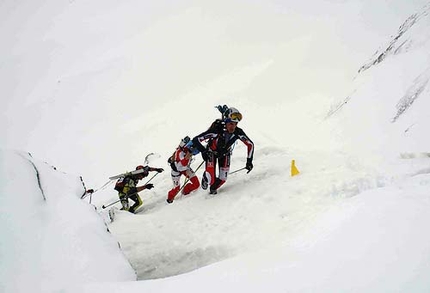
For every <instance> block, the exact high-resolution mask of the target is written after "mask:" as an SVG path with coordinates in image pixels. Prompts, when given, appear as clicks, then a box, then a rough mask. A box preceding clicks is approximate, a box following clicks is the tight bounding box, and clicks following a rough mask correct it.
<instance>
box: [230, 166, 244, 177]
mask: <svg viewBox="0 0 430 293" xmlns="http://www.w3.org/2000/svg"><path fill="white" fill-rule="evenodd" d="M245 169H246V167H243V168H240V169H238V170H236V171H233V172H230V173H229V175H231V174H234V173H237V172H239V171H242V170H245Z"/></svg>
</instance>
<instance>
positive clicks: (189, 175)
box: [182, 169, 200, 195]
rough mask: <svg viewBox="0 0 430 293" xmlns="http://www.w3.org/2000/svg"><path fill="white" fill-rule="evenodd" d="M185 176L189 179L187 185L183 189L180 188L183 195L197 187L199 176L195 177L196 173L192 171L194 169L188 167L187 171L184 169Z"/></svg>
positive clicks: (198, 185)
mask: <svg viewBox="0 0 430 293" xmlns="http://www.w3.org/2000/svg"><path fill="white" fill-rule="evenodd" d="M185 176H186V177H187V178H189V179H190V180H189V182H188V183H187V185H185V187H184V189H183V190H182V193H183V194H184V195H187V194H189V193H190V192H192V191H194V190H196V189H197V188H199V187H200V182H199V178H197V176H196V174H195V173H194V171H193V170H192V169H188V170H187V171H185Z"/></svg>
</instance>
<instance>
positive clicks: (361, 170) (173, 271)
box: [109, 148, 428, 279]
mask: <svg viewBox="0 0 430 293" xmlns="http://www.w3.org/2000/svg"><path fill="white" fill-rule="evenodd" d="M271 151H272V154H271ZM292 159H293V158H291V156H290V155H289V154H288V153H287V152H286V151H282V150H279V149H274V148H272V149H271V148H262V153H261V154H259V155H258V156H257V157H256V160H255V164H254V170H252V172H250V173H249V174H246V171H243V172H238V173H236V174H233V175H231V176H230V177H229V178H228V181H227V183H226V184H225V185H224V186H223V187H222V188H220V190H219V193H218V194H217V195H215V196H211V195H209V194H208V192H207V191H204V190H202V189H199V190H198V191H196V192H194V193H192V194H190V195H187V196H181V195H178V197H177V199H176V200H175V201H174V203H173V204H170V205H169V204H167V203H166V202H165V199H166V194H167V191H168V190H169V189H170V184H171V183H170V174H169V170H166V172H165V173H163V178H162V179H159V180H158V182H157V184H156V187H157V189H156V191H154V192H152V193H148V194H146V193H144V192H143V193H142V198H143V200H144V204H143V207H141V209H140V211H139V213H137V214H135V215H133V214H129V213H128V212H123V211H117V213H116V219H115V221H114V222H113V223H111V224H109V227H110V230H111V231H112V233H113V234H114V235H115V236H116V237H117V238H118V240H119V242H120V243H121V247H122V249H123V251H124V253H125V255H126V256H127V258H128V259H129V260H130V262H131V264H132V266H133V268H134V269H135V270H136V271H137V275H138V279H154V278H163V277H168V276H173V275H177V274H182V273H185V272H188V271H192V270H195V269H197V268H200V267H203V266H206V265H209V264H211V263H215V262H218V261H221V260H224V259H227V258H231V257H234V256H236V255H239V254H242V253H247V252H252V251H258V250H260V249H262V248H267V247H273V248H275V249H276V247H281V245H285V243H289V242H290V241H291V240H292V239H294V237H295V236H296V235H299V234H300V233H302V232H303V231H306V230H307V229H309V227H311V226H312V223H314V221H315V220H316V219H317V218H318V215H319V214H320V213H321V212H324V211H326V210H327V209H328V208H329V207H330V206H332V205H333V204H334V203H336V202H339V201H342V200H347V199H348V198H351V197H354V196H357V195H359V194H360V193H362V192H364V191H367V190H372V189H375V188H381V187H384V186H389V185H390V184H392V183H394V182H398V181H401V180H403V179H404V178H406V177H412V176H414V175H417V174H423V173H424V174H427V173H428V158H425V159H423V158H418V159H400V158H398V159H396V160H393V161H392V162H391V163H390V164H387V163H385V164H384V163H383V162H376V161H372V160H363V158H354V157H351V156H346V155H344V154H332V153H300V154H298V155H297V156H296V157H295V158H294V159H295V160H296V165H297V167H298V169H299V171H300V172H301V173H300V174H299V175H298V176H295V177H290V163H291V160H292ZM197 161H198V160H197ZM232 161H233V162H232V165H233V166H234V167H232V168H231V170H236V165H238V166H237V167H238V168H240V167H241V165H240V164H242V163H243V162H244V161H243V159H241V158H233V160H232ZM242 161H243V162H242ZM195 164H196V165H197V164H198V163H195ZM426 164H427V165H426ZM390 170H391V171H390ZM197 174H198V176H199V178H201V175H202V170H199V172H197ZM382 174H385V175H382ZM249 227H252V228H251V229H250V228H249Z"/></svg>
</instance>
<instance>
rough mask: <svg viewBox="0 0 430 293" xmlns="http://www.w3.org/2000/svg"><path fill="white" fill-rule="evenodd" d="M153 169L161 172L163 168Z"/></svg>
mask: <svg viewBox="0 0 430 293" xmlns="http://www.w3.org/2000/svg"><path fill="white" fill-rule="evenodd" d="M155 171H157V172H158V173H161V172H163V171H164V169H163V168H157V169H155Z"/></svg>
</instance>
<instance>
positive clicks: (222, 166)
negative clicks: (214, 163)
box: [210, 155, 230, 194]
mask: <svg viewBox="0 0 430 293" xmlns="http://www.w3.org/2000/svg"><path fill="white" fill-rule="evenodd" d="M218 165H219V172H218V173H219V174H218V177H217V178H216V179H215V180H214V183H213V184H211V187H210V193H211V194H216V193H217V190H218V188H220V187H221V185H223V184H224V183H225V182H226V181H227V176H228V172H229V171H230V155H226V156H224V157H221V158H219V159H218Z"/></svg>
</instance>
